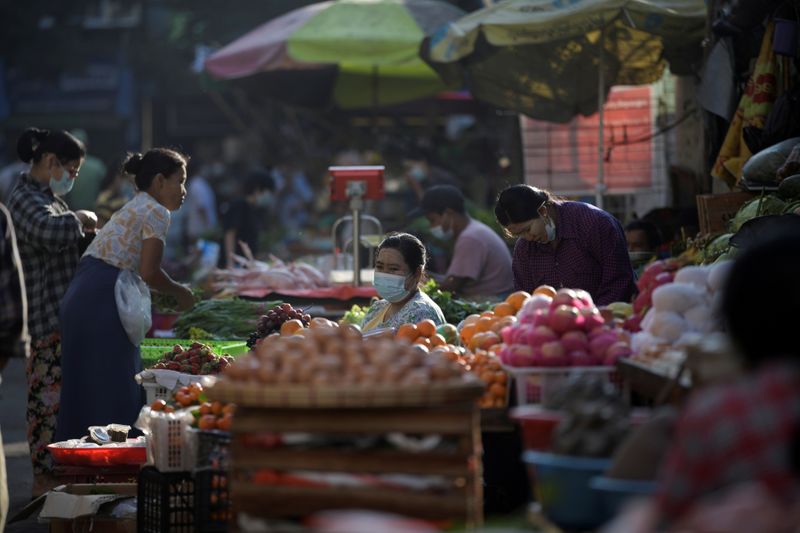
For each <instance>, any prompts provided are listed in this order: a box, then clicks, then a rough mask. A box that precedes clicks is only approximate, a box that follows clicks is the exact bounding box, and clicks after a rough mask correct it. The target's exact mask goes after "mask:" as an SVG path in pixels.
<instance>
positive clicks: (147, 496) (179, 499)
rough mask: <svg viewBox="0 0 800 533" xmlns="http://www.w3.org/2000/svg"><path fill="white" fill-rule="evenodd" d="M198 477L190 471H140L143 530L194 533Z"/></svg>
mask: <svg viewBox="0 0 800 533" xmlns="http://www.w3.org/2000/svg"><path fill="white" fill-rule="evenodd" d="M194 493H195V491H194V479H193V477H192V474H191V473H190V472H169V473H167V472H160V471H158V470H156V469H155V468H152V467H145V468H143V469H142V471H141V472H139V487H138V491H137V511H136V530H137V531H138V532H139V533H162V532H164V533H166V532H172V533H191V532H193V531H196V528H195V494H194Z"/></svg>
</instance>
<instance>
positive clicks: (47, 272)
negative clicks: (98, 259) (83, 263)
mask: <svg viewBox="0 0 800 533" xmlns="http://www.w3.org/2000/svg"><path fill="white" fill-rule="evenodd" d="M17 153H18V154H19V158H20V159H21V160H22V161H23V162H25V163H30V165H31V166H30V169H29V170H28V171H27V172H24V173H23V174H21V175H20V177H19V179H18V180H17V183H16V184H15V185H14V188H13V189H12V191H11V194H10V195H9V201H8V210H9V211H10V212H11V216H12V218H13V221H14V226H15V228H16V232H17V240H18V242H19V251H20V258H21V259H22V267H23V272H24V274H25V290H26V293H27V299H28V325H29V328H30V334H31V357H30V359H29V360H28V408H27V420H28V444H29V446H30V453H31V461H32V463H33V473H34V485H33V492H34V494H39V493H41V492H43V491H44V490H47V489H48V488H49V486H50V485H51V482H52V481H54V480H53V478H52V477H51V476H50V474H51V470H52V459H51V457H50V453H49V452H48V451H47V445H48V444H50V443H51V442H52V441H53V440H52V439H53V433H54V431H55V424H56V414H57V413H58V395H59V391H60V387H61V362H60V361H61V350H60V340H59V333H58V312H59V304H60V302H61V298H62V297H63V296H64V293H65V292H66V291H67V287H68V286H69V282H70V280H71V279H72V276H73V274H74V273H75V268H76V267H77V265H78V259H79V257H80V252H79V250H80V246H81V241H82V240H83V239H84V237H85V234H84V232H85V231H91V230H94V228H95V225H96V223H97V217H96V216H95V215H94V213H92V212H90V211H75V212H72V211H70V210H69V208H68V207H67V204H66V202H64V200H62V197H63V196H64V195H65V194H67V193H68V192H69V191H70V189H72V186H73V184H74V183H75V180H76V178H77V176H78V171H79V170H80V167H81V164H82V162H83V159H84V157H85V156H86V149H85V148H84V146H83V144H82V143H81V142H80V141H79V140H78V139H76V138H75V137H73V136H72V135H70V134H69V133H67V132H65V131H48V130H41V129H36V128H29V129H27V130H25V132H24V133H23V134H22V135H21V136H20V138H19V140H18V142H17Z"/></svg>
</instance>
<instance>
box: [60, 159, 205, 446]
mask: <svg viewBox="0 0 800 533" xmlns="http://www.w3.org/2000/svg"><path fill="white" fill-rule="evenodd" d="M123 169H124V170H125V172H126V173H128V174H131V175H133V176H135V177H136V178H135V179H136V187H137V188H138V190H139V192H138V193H137V194H136V196H135V197H134V198H133V199H132V200H131V201H130V202H128V203H127V204H125V206H123V207H122V209H120V210H119V211H117V212H116V213H115V214H114V216H112V217H111V220H109V221H108V223H107V224H106V225H105V226H103V228H102V229H101V230H100V231H98V233H97V237H96V238H95V240H94V241H93V242H92V244H91V245H90V246H89V248H88V249H87V250H86V253H85V254H84V256H83V259H81V262H80V264H79V265H78V272H77V273H76V274H75V278H74V279H73V280H72V283H71V284H70V286H69V290H68V291H67V294H66V296H64V301H63V303H62V307H61V338H62V350H63V351H62V374H63V378H62V379H63V385H62V389H61V409H60V411H59V413H58V424H57V426H56V428H57V429H56V439H57V440H66V439H72V438H79V437H81V436H83V435H85V434H86V432H87V428H88V427H89V426H92V425H105V424H109V423H120V424H129V425H133V423H134V422H135V420H136V417H137V415H138V413H139V410H140V408H141V406H142V404H143V398H142V390H141V388H140V387H139V385H137V384H136V382H135V381H134V379H133V376H134V375H136V374H137V373H138V372H139V371H140V370H141V356H140V353H139V346H138V341H139V340H140V339H138V338H136V337H129V333H128V332H127V330H126V328H125V327H124V326H123V321H122V317H121V315H120V312H119V310H118V303H119V301H118V299H117V297H116V296H115V288H116V287H117V280H118V278H119V277H120V276H121V275H122V274H123V272H124V271H130V273H132V274H133V275H135V276H140V277H141V279H142V280H144V282H146V283H147V285H148V286H149V287H150V288H151V289H153V290H156V291H159V292H163V293H166V294H171V295H173V296H175V297H176V298H177V301H178V307H179V308H180V309H181V310H185V309H188V308H190V307H191V306H192V304H193V303H194V299H193V296H192V292H191V291H190V290H189V289H188V288H186V287H184V286H183V285H180V284H179V283H176V282H175V281H173V280H172V279H171V278H170V277H169V276H168V275H167V273H166V272H164V270H163V269H162V268H161V258H162V256H163V254H164V240H165V238H166V235H167V229H168V228H169V221H170V211H176V210H178V209H179V208H180V207H181V204H183V200H184V197H185V196H186V189H185V187H184V184H185V182H186V157H185V156H184V155H182V154H179V153H178V152H175V151H173V150H167V149H165V148H155V149H152V150H150V151H148V152H147V153H146V154H145V155H144V156H142V155H141V154H133V155H131V156H130V157H129V158H128V160H127V161H126V162H125V165H124V166H123ZM89 302H91V305H92V307H91V315H87V312H86V311H87V308H86V306H87V303H89ZM135 343H136V344H135Z"/></svg>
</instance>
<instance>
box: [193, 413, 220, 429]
mask: <svg viewBox="0 0 800 533" xmlns="http://www.w3.org/2000/svg"><path fill="white" fill-rule="evenodd" d="M197 427H199V428H200V429H203V430H208V429H217V417H216V416H214V415H203V416H201V417H200V420H198V421H197Z"/></svg>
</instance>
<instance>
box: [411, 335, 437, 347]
mask: <svg viewBox="0 0 800 533" xmlns="http://www.w3.org/2000/svg"><path fill="white" fill-rule="evenodd" d="M414 344H421V345H422V346H424V347H425V348H427V349H428V350H430V349H431V348H433V345H432V344H431V340H430V339H429V338H428V337H417V339H416V340H415V341H414Z"/></svg>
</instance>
